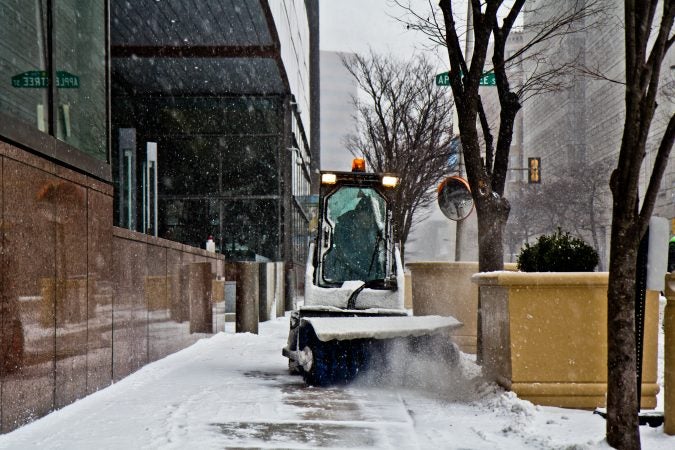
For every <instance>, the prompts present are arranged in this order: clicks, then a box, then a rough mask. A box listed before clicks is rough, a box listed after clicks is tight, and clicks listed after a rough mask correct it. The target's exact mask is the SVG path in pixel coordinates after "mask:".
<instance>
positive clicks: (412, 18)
mask: <svg viewBox="0 0 675 450" xmlns="http://www.w3.org/2000/svg"><path fill="white" fill-rule="evenodd" d="M602 2H603V0H585V1H572V2H562V3H561V2H556V1H552V0H547V1H546V2H545V3H546V4H545V5H544V6H539V7H541V8H545V7H548V8H554V10H555V11H556V14H553V15H551V14H548V15H547V16H546V20H542V21H540V22H535V23H533V24H532V26H531V29H530V30H529V32H528V33H527V36H528V38H527V39H526V40H525V42H524V44H523V45H522V47H521V48H520V49H518V50H517V51H515V52H513V53H512V54H510V55H508V56H507V55H506V50H505V49H506V43H507V41H508V38H509V35H510V34H511V31H512V30H513V29H514V26H515V23H516V19H517V18H518V16H519V15H520V13H521V11H522V10H523V7H524V5H525V0H514V1H512V2H505V1H503V0H487V1H481V0H470V3H469V13H470V14H469V23H468V25H467V29H466V30H463V29H461V28H460V25H459V23H458V21H457V19H456V11H455V10H454V6H453V2H452V1H451V0H441V1H440V4H439V6H440V11H441V14H440V15H439V14H438V13H437V9H436V8H435V7H434V6H433V4H432V3H431V1H430V2H429V8H430V12H429V14H428V15H427V14H421V13H420V12H418V11H416V10H415V9H414V8H412V7H411V6H410V3H404V2H402V1H396V3H397V4H398V5H399V6H400V7H402V8H403V9H404V10H405V11H406V12H407V14H408V16H407V17H406V18H405V19H401V20H404V21H407V23H408V26H409V27H410V28H413V29H416V30H419V31H421V32H423V33H425V34H426V35H427V36H429V38H430V39H431V42H432V43H435V44H441V45H443V46H445V47H446V48H447V52H448V58H449V61H450V86H451V88H452V93H453V95H454V98H455V103H456V105H457V115H458V126H459V132H460V137H461V141H462V148H463V156H464V162H465V167H466V172H467V178H468V181H469V185H470V187H471V191H472V195H473V199H474V204H475V206H476V212H477V219H478V263H479V270H481V271H494V270H501V269H502V267H503V259H504V251H503V245H502V243H503V232H504V228H505V225H506V221H507V219H508V216H509V211H510V205H509V202H508V201H507V200H506V198H505V197H504V187H505V183H506V174H507V169H508V163H509V152H510V148H511V141H512V137H513V129H514V121H515V117H516V114H517V113H518V111H519V110H520V108H521V102H522V101H523V100H524V99H526V98H529V97H531V96H533V95H536V94H538V93H542V92H550V91H554V90H557V89H560V88H561V87H563V86H565V85H566V84H565V83H566V82H568V81H569V80H567V79H566V78H565V77H563V76H562V75H564V74H566V73H569V72H570V71H571V70H572V69H573V68H574V67H575V66H576V64H577V63H578V62H577V61H576V60H575V59H574V58H570V60H569V61H555V60H551V59H547V52H546V51H545V47H546V46H547V45H551V42H553V41H555V42H558V41H559V40H561V39H564V38H566V37H568V36H569V35H571V34H574V33H578V32H581V31H584V30H585V29H587V28H588V27H590V26H594V25H595V24H596V23H597V22H596V21H595V20H594V19H593V18H594V17H596V16H598V15H599V13H600V12H601V11H602V8H601V5H602ZM531 12H532V13H534V12H536V10H534V9H532V10H531ZM465 33H466V34H465ZM462 41H467V42H471V45H470V46H467V47H466V48H464V47H463V45H462ZM490 44H492V45H490ZM490 49H491V52H492V54H491V55H488V50H490ZM467 50H468V52H469V53H470V54H469V55H467V54H465V53H466V51H467ZM488 58H491V61H488ZM524 58H530V59H531V60H534V61H536V64H535V65H534V66H535V70H534V71H533V72H531V73H529V74H526V79H525V80H524V81H523V82H522V83H518V84H517V85H516V86H511V85H510V83H509V78H508V73H509V67H511V66H512V65H513V64H515V63H518V62H521V61H522V60H523V59H524ZM489 71H492V72H494V75H495V80H496V89H497V94H498V98H499V105H500V113H499V121H498V122H499V124H498V128H497V130H494V129H493V128H492V127H491V125H490V123H489V121H488V120H487V117H486V113H485V107H484V102H483V100H482V99H481V96H480V93H479V86H480V81H481V78H482V77H483V76H484V74H485V73H486V72H489ZM495 131H496V132H495Z"/></svg>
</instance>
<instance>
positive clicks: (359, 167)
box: [352, 158, 366, 172]
mask: <svg viewBox="0 0 675 450" xmlns="http://www.w3.org/2000/svg"><path fill="white" fill-rule="evenodd" d="M365 171H366V160H365V159H363V158H354V159H353V160H352V172H365Z"/></svg>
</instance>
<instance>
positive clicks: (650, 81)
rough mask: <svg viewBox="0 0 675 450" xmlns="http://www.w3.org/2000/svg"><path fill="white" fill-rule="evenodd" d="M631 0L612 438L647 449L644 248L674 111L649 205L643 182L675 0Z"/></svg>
mask: <svg viewBox="0 0 675 450" xmlns="http://www.w3.org/2000/svg"><path fill="white" fill-rule="evenodd" d="M659 3H661V5H662V9H660V8H658V5H659ZM624 6H625V11H624V17H625V20H624V22H625V49H626V91H625V105H626V119H625V122H624V128H623V135H622V139H621V149H620V151H619V160H618V162H617V166H616V169H615V170H614V172H613V173H612V176H611V180H610V188H611V190H612V197H613V208H612V237H611V249H610V259H609V287H608V292H607V296H608V308H607V338H608V347H607V359H608V360H607V379H608V386H607V442H608V443H609V445H611V446H612V447H616V448H622V449H623V448H630V449H636V448H640V431H639V427H638V417H637V414H636V412H637V411H638V408H639V405H638V403H637V386H636V382H635V380H636V373H637V367H636V356H635V348H636V347H635V345H636V343H635V270H636V260H637V251H638V246H639V243H640V240H641V238H642V237H643V235H644V234H645V231H646V230H647V225H648V223H649V219H650V218H651V215H652V212H653V210H654V204H655V202H656V195H657V193H658V191H659V187H660V184H661V178H662V177H663V173H664V171H665V169H666V165H667V163H668V157H669V155H670V150H671V149H672V146H673V141H674V139H675V114H672V113H671V115H670V119H669V121H668V125H667V126H666V128H665V131H664V134H663V136H662V138H661V141H660V144H659V147H658V150H657V153H656V157H655V158H654V161H653V167H651V176H650V178H649V183H648V186H647V191H646V192H645V195H644V198H643V200H642V204H641V205H640V200H639V193H638V186H639V177H640V171H641V170H642V164H643V161H644V157H645V153H646V147H647V138H648V135H649V130H650V127H651V124H652V118H653V117H654V113H655V111H656V106H657V105H656V96H657V92H658V87H659V78H660V75H661V64H662V62H663V60H664V58H665V55H666V53H667V52H668V50H669V49H670V47H671V46H672V45H673V41H674V40H675V36H672V35H671V33H672V28H673V17H674V16H675V0H662V1H660V0H639V1H638V0H626V1H625V5H624ZM657 9H660V16H661V21H660V24H658V26H656V24H654V19H655V17H658V14H657ZM645 169H648V167H645Z"/></svg>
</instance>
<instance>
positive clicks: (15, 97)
mask: <svg viewBox="0 0 675 450" xmlns="http://www.w3.org/2000/svg"><path fill="white" fill-rule="evenodd" d="M47 48H48V47H47V11H46V1H44V0H43V1H31V2H28V1H25V0H0V73H1V74H3V80H2V83H0V112H3V113H6V114H8V115H10V116H12V117H14V118H16V119H18V120H19V121H21V122H23V123H26V124H28V125H31V126H34V127H36V128H38V129H39V130H40V131H44V132H46V131H47V129H48V125H47V124H48V120H49V117H48V114H49V106H48V104H47V88H46V87H47V85H48V76H47V70H48V63H47V62H48V55H47ZM7 76H9V77H11V84H10V82H9V80H7V79H6V78H5V77H7Z"/></svg>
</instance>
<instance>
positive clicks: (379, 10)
mask: <svg viewBox="0 0 675 450" xmlns="http://www.w3.org/2000/svg"><path fill="white" fill-rule="evenodd" d="M411 4H412V5H413V6H414V7H415V8H418V7H419V8H420V10H421V11H424V10H426V9H427V8H428V0H411ZM319 11H320V30H321V32H320V33H321V34H320V41H321V44H320V46H321V50H332V51H346V52H356V53H367V52H368V49H369V48H372V49H373V50H374V51H376V52H377V53H385V54H388V53H389V54H394V55H396V56H399V57H401V58H407V57H410V56H411V55H412V54H413V53H415V52H419V51H423V50H424V46H425V45H428V43H429V40H428V39H427V38H426V37H425V36H424V35H422V34H421V33H419V32H416V31H412V30H407V29H406V26H405V24H403V23H401V22H399V21H397V20H396V19H395V17H401V16H402V15H403V13H404V11H402V10H401V8H399V7H398V6H396V5H395V4H394V3H393V2H392V1H390V0H322V1H321V2H320V5H319ZM428 56H429V57H430V58H433V59H434V60H438V62H439V64H445V61H441V59H440V57H437V56H435V55H434V54H432V53H428ZM445 59H446V60H447V56H446V57H445Z"/></svg>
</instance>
